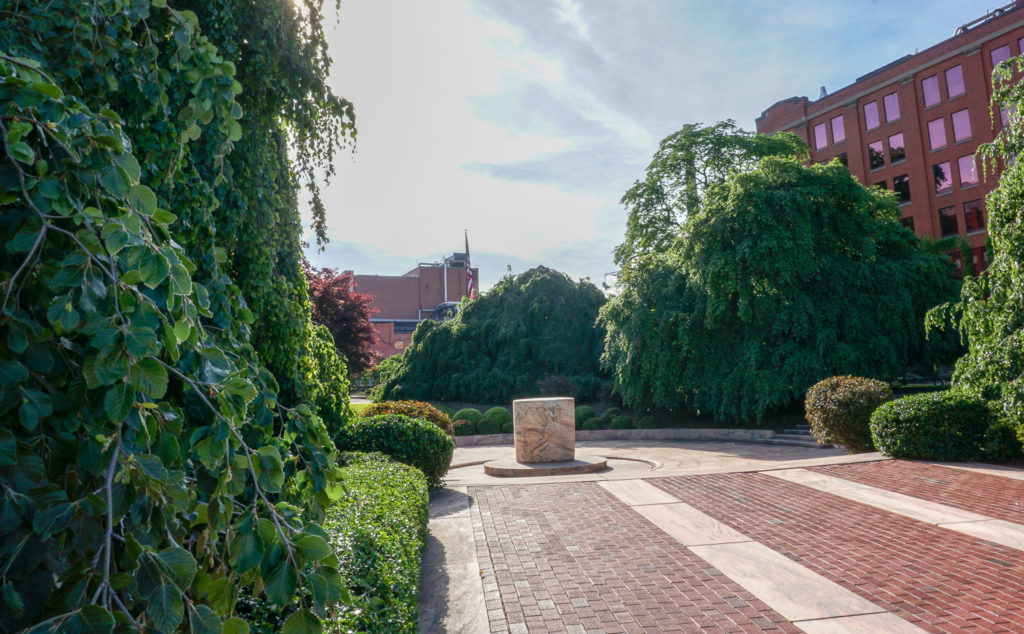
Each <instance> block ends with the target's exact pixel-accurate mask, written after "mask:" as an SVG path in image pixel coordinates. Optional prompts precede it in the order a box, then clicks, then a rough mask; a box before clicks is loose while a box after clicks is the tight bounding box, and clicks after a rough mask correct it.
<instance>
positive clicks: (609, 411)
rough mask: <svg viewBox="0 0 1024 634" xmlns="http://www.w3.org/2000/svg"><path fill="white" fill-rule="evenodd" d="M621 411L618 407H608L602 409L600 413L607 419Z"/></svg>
mask: <svg viewBox="0 0 1024 634" xmlns="http://www.w3.org/2000/svg"><path fill="white" fill-rule="evenodd" d="M621 413H622V410H621V409H619V408H618V407H609V408H608V409H606V410H604V413H603V414H601V416H604V417H605V418H607V419H608V420H611V419H612V418H614V417H615V416H618V415H619V414H621Z"/></svg>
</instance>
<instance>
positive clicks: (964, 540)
mask: <svg viewBox="0 0 1024 634" xmlns="http://www.w3.org/2000/svg"><path fill="white" fill-rule="evenodd" d="M577 450H578V451H579V452H581V453H587V454H596V455H602V456H605V457H607V458H609V467H610V469H609V470H608V471H606V472H603V473H599V474H591V475H588V476H563V477H547V478H523V479H519V478H493V477H491V476H487V475H486V474H484V473H483V469H482V467H481V466H480V465H479V464H474V463H479V462H480V461H482V460H490V459H495V458H500V457H505V454H507V453H508V452H511V451H512V448H511V447H507V446H506V447H465V448H459V449H457V450H456V454H455V459H454V461H453V466H456V468H453V469H452V470H451V471H450V472H449V475H448V488H446V489H445V490H444V491H441V492H439V493H437V494H435V495H434V496H432V502H431V520H430V540H429V542H428V545H427V550H426V553H425V556H424V563H423V572H422V575H421V584H420V596H421V618H420V624H419V625H420V631H422V632H466V633H477V632H531V633H532V632H579V633H583V632H594V633H596V632H608V633H614V632H663V631H664V632H691V631H717V632H730V631H731V632H747V631H750V632H760V631H763V630H779V631H784V632H799V631H805V632H897V633H898V632H918V631H929V632H959V631H964V630H968V629H970V630H977V631H992V632H999V631H1001V632H1020V631H1024V472H1022V471H1020V470H1012V469H1002V468H993V467H991V466H981V465H943V464H935V463H922V462H908V461H897V460H887V459H884V458H882V457H881V456H879V455H878V454H862V455H859V456H846V455H843V454H841V453H840V452H839V451H836V450H822V449H808V448H800V447H787V446H774V445H759V444H752V443H729V442H692V443H642V442H615V441H611V442H592V443H578V447H577ZM458 465H463V466H458Z"/></svg>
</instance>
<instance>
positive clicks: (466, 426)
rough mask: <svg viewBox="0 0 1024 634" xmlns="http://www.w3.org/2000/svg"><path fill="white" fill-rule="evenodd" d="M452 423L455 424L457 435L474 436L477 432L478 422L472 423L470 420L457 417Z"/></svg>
mask: <svg viewBox="0 0 1024 634" xmlns="http://www.w3.org/2000/svg"><path fill="white" fill-rule="evenodd" d="M452 425H454V426H455V435H456V436H472V435H473V434H475V433H476V423H471V422H469V421H468V420H462V419H459V418H456V419H455V420H454V421H453V422H452Z"/></svg>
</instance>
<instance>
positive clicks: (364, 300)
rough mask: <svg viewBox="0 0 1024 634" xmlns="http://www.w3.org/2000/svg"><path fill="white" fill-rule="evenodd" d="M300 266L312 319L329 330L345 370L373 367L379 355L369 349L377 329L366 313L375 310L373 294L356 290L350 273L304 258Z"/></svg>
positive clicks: (357, 371) (352, 371) (360, 370)
mask: <svg viewBox="0 0 1024 634" xmlns="http://www.w3.org/2000/svg"><path fill="white" fill-rule="evenodd" d="M303 266H304V268H305V270H306V279H307V280H308V281H309V301H310V303H311V304H312V308H313V321H315V322H316V323H318V324H323V325H324V326H327V329H328V330H330V331H331V334H332V335H333V336H334V345H335V346H336V347H337V348H338V352H339V353H340V354H341V355H342V356H344V357H345V363H346V365H347V366H348V371H349V374H358V373H360V372H362V371H363V370H366V369H368V368H371V367H373V365H374V364H375V363H377V360H378V358H379V355H378V354H377V353H376V352H374V351H373V344H374V342H375V341H376V340H377V331H376V330H374V328H373V324H371V323H370V315H373V314H374V313H375V312H377V311H376V309H374V308H373V307H372V306H371V305H370V304H371V303H373V296H371V295H364V294H362V293H357V292H356V290H355V289H356V283H355V280H354V279H353V278H352V274H351V273H341V274H339V273H338V271H337V269H329V268H322V269H318V268H316V267H313V266H311V265H310V264H309V262H304V263H303Z"/></svg>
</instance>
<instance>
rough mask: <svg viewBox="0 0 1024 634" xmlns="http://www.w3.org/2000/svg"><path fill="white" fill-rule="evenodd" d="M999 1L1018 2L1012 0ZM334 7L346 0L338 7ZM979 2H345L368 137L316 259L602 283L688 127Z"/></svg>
mask: <svg viewBox="0 0 1024 634" xmlns="http://www.w3.org/2000/svg"><path fill="white" fill-rule="evenodd" d="M995 1H996V2H997V3H998V2H999V0H995ZM328 4H333V3H328ZM989 8H990V7H989V5H988V4H985V3H980V2H974V1H971V0H930V1H927V2H925V1H917V0H915V1H900V0H845V1H841V0H715V1H704V0H676V1H669V0H661V1H656V0H585V1H584V0H433V1H430V2H428V1H425V0H401V1H399V0H393V1H389V0H343V1H342V9H341V16H340V22H338V23H335V22H334V17H333V16H332V17H331V18H330V24H329V25H328V27H329V28H328V37H329V38H330V41H331V53H332V57H333V58H334V68H333V70H332V72H331V77H330V83H331V85H332V86H333V87H334V89H335V91H336V92H337V93H338V94H341V95H344V96H345V97H347V98H348V99H351V100H352V101H353V102H354V103H355V105H356V117H357V127H358V129H359V134H358V141H357V145H356V150H355V152H354V153H353V154H351V155H341V156H340V157H338V158H337V159H336V160H337V164H336V168H337V172H338V173H337V176H336V177H335V178H334V179H333V181H332V182H331V183H330V185H329V186H328V187H327V188H326V190H325V199H326V202H327V209H328V211H327V213H328V225H329V227H330V236H331V242H330V244H329V245H328V246H327V248H326V249H325V250H324V251H322V252H317V250H316V248H315V247H313V248H311V249H310V250H309V252H308V255H309V257H310V259H311V260H312V261H313V262H314V264H316V265H319V266H331V267H336V268H339V269H352V270H355V271H356V272H357V273H369V274H381V275H399V274H402V273H404V272H405V271H407V270H408V269H410V268H412V267H413V266H415V264H416V262H420V261H436V260H439V259H440V258H441V257H442V256H443V255H444V254H446V253H451V252H453V251H459V250H462V246H463V242H462V236H463V230H464V229H467V230H468V231H469V239H470V248H471V254H472V260H473V264H474V265H475V266H478V267H479V268H480V277H481V282H482V285H483V287H484V288H487V287H489V286H490V285H492V284H494V282H496V281H497V280H498V279H499V278H500V277H501V276H502V275H504V274H505V272H506V271H507V270H508V267H511V270H512V271H513V272H516V273H519V272H522V271H524V270H526V269H528V268H530V267H532V266H536V265H538V264H544V265H546V266H550V267H553V268H556V269H558V270H560V271H563V272H565V273H568V274H570V275H572V276H574V277H589V278H590V279H591V280H592V281H594V282H595V283H598V284H600V282H601V281H602V280H603V278H604V274H605V273H608V272H611V271H613V270H614V265H613V262H612V255H611V254H612V250H613V249H614V248H615V246H616V245H617V244H618V243H619V242H621V240H622V236H623V232H624V227H625V211H624V209H623V208H622V206H621V205H619V203H618V201H619V198H620V197H621V196H622V193H623V192H624V191H625V190H626V189H627V188H628V187H629V186H630V185H631V184H632V183H633V181H635V180H636V179H638V178H641V177H642V175H643V171H644V167H645V166H646V165H647V162H648V161H649V160H650V157H651V155H652V154H653V152H654V150H655V149H656V147H657V144H658V142H659V141H660V140H661V139H662V138H664V137H665V136H667V135H668V134H670V133H672V132H674V131H675V130H678V129H679V128H680V127H682V126H683V125H684V124H686V123H698V122H699V123H713V122H715V121H719V120H722V119H728V118H731V119H735V120H736V121H737V123H738V124H739V125H740V126H741V127H743V128H746V129H749V130H753V129H754V119H755V118H756V117H757V116H759V115H760V113H761V112H762V111H763V110H764V109H766V108H767V107H769V106H770V105H771V104H773V103H774V102H776V101H778V100H779V99H783V98H786V97H790V96H794V95H797V96H799V95H806V96H808V97H810V98H812V99H814V98H816V97H817V96H818V93H819V90H820V87H821V86H822V85H824V86H826V87H827V88H828V89H829V91H834V90H836V89H839V88H841V87H842V86H845V85H846V84H848V83H851V82H852V81H853V80H854V79H855V78H856V77H858V76H860V75H863V74H865V73H867V72H869V71H871V70H873V69H875V68H877V67H879V66H882V65H884V64H886V63H888V62H890V61H892V60H894V59H897V58H899V57H901V56H903V55H906V54H907V53H913V52H914V51H915V49H921V50H923V49H925V48H927V47H929V46H931V45H933V44H936V43H938V42H940V41H942V40H944V39H946V38H948V37H950V36H952V35H953V32H954V31H955V30H956V27H958V26H959V25H961V24H963V23H965V22H969V21H971V20H973V19H974V18H976V17H979V16H981V15H983V14H984V13H985V12H986V11H987V10H988V9H989Z"/></svg>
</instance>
